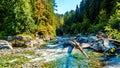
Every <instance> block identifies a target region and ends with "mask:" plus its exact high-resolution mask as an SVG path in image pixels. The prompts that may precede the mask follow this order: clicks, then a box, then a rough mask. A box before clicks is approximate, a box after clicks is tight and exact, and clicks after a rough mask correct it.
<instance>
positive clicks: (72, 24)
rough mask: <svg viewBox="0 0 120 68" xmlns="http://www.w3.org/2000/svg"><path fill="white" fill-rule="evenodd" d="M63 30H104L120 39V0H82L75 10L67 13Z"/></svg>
mask: <svg viewBox="0 0 120 68" xmlns="http://www.w3.org/2000/svg"><path fill="white" fill-rule="evenodd" d="M61 30H64V32H65V33H68V34H69V33H70V34H77V33H83V34H89V33H97V32H99V31H103V32H106V33H107V34H108V35H111V36H112V35H113V36H114V37H115V38H119V39H120V1H119V0H82V1H81V3H80V4H79V5H77V6H76V10H75V11H73V10H71V11H70V12H66V13H65V15H64V25H63V27H62V28H61Z"/></svg>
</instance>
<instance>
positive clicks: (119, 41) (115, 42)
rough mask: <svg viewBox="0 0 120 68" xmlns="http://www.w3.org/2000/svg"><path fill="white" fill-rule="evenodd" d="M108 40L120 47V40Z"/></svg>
mask: <svg viewBox="0 0 120 68" xmlns="http://www.w3.org/2000/svg"><path fill="white" fill-rule="evenodd" d="M108 40H109V41H110V42H111V43H113V44H115V45H119V46H120V40H116V39H108Z"/></svg>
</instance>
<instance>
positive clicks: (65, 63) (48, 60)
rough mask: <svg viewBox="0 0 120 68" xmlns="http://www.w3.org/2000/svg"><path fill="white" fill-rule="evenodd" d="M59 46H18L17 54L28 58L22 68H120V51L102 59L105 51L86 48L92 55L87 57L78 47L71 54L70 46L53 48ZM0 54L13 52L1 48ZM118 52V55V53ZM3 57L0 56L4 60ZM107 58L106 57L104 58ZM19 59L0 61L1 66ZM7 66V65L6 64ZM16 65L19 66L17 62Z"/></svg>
mask: <svg viewBox="0 0 120 68" xmlns="http://www.w3.org/2000/svg"><path fill="white" fill-rule="evenodd" d="M54 46H57V45H56V44H53V45H51V44H47V45H46V47H47V48H40V47H37V48H25V49H24V48H23V49H22V48H16V49H14V52H15V54H16V55H17V57H18V56H23V57H22V58H23V59H24V58H28V59H29V60H27V62H25V61H24V62H25V63H24V64H22V65H21V66H20V68H120V56H119V54H120V51H119V50H118V51H117V52H116V53H115V56H110V57H109V58H108V59H107V60H105V61H101V59H102V58H104V57H103V53H98V52H94V51H93V50H89V49H85V50H84V51H85V52H86V53H87V55H88V56H89V57H90V59H87V58H86V57H85V56H84V55H83V54H82V53H81V52H80V51H79V50H78V49H75V48H74V49H73V51H72V53H71V54H68V53H67V50H68V48H64V49H63V48H61V47H57V48H52V47H54ZM31 50H32V51H34V54H24V53H21V52H24V51H31ZM0 54H1V55H0V56H2V54H11V55H12V54H13V51H11V50H0ZM116 54H117V55H116ZM2 59H3V58H0V60H2ZM104 59H106V58H104ZM18 61H19V58H16V57H15V58H13V59H10V60H5V61H4V60H2V61H0V64H1V65H0V67H2V68H4V65H3V64H7V67H9V68H13V67H10V65H9V64H8V63H10V64H12V63H14V64H16V62H18ZM5 67H6V66H5ZM15 67H18V66H17V64H16V66H15Z"/></svg>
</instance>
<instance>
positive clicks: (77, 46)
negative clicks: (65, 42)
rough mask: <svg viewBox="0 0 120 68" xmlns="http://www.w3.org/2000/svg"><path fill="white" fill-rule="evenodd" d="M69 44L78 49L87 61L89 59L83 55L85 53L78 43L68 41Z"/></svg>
mask: <svg viewBox="0 0 120 68" xmlns="http://www.w3.org/2000/svg"><path fill="white" fill-rule="evenodd" d="M69 43H70V44H71V45H73V46H74V47H75V48H77V49H79V50H80V51H81V52H82V53H83V55H84V56H85V57H86V58H87V59H89V57H88V55H87V54H86V53H85V51H84V50H83V48H82V47H81V46H80V44H79V43H77V42H76V41H70V42H69Z"/></svg>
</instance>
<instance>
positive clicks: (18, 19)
mask: <svg viewBox="0 0 120 68" xmlns="http://www.w3.org/2000/svg"><path fill="white" fill-rule="evenodd" d="M53 10H54V8H53V0H11V1H9V0H1V2H0V31H1V32H0V36H5V35H16V34H22V33H25V34H32V35H33V34H34V33H35V32H39V29H40V28H42V27H41V26H44V27H45V28H46V30H45V31H46V32H47V29H49V27H50V28H52V29H51V31H49V33H50V34H51V35H55V30H56V19H55V15H54V12H53ZM44 27H43V29H44ZM49 30H50V29H49ZM3 33H4V34H3ZM49 33H47V34H49Z"/></svg>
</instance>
